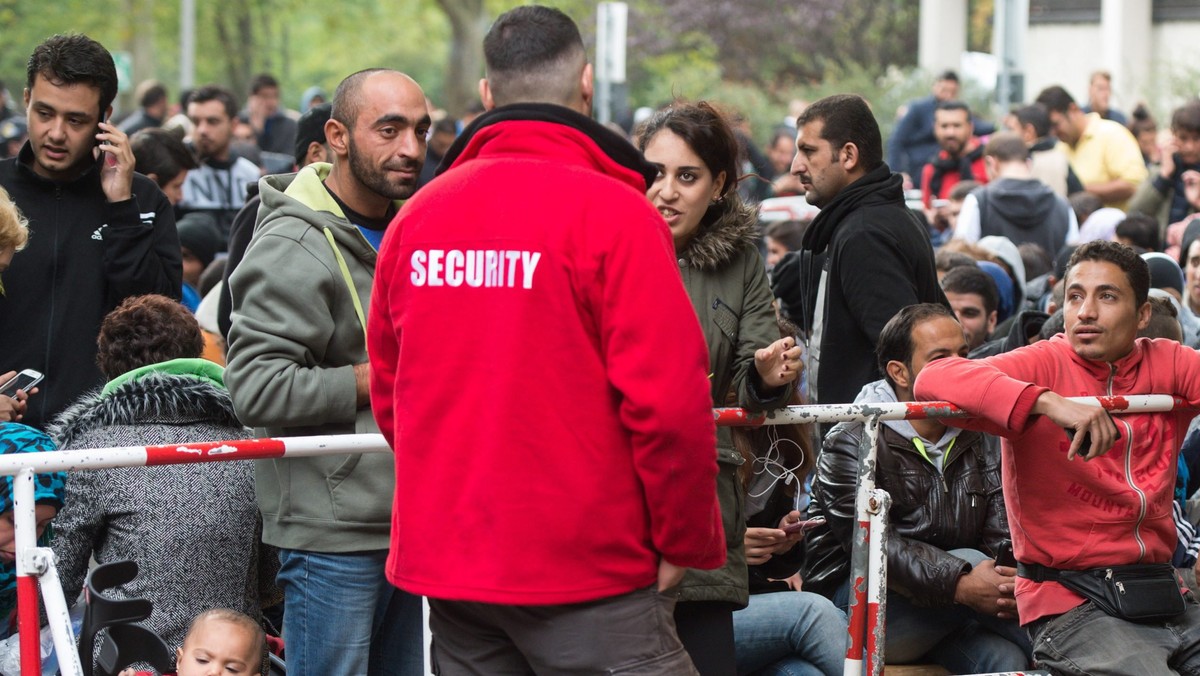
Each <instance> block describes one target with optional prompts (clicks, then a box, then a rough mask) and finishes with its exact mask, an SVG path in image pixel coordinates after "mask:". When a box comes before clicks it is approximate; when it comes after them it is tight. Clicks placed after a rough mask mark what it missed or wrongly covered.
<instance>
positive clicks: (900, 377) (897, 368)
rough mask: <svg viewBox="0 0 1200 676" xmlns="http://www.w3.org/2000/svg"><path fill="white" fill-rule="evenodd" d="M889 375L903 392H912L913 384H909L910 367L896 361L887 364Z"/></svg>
mask: <svg viewBox="0 0 1200 676" xmlns="http://www.w3.org/2000/svg"><path fill="white" fill-rule="evenodd" d="M887 375H888V378H890V379H891V381H892V382H893V383H895V384H896V387H897V388H899V389H902V390H911V389H912V383H910V382H908V367H907V366H905V365H904V362H902V361H896V360H895V359H893V360H891V361H889V362H888V363H887Z"/></svg>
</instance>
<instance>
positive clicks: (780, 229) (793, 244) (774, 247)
mask: <svg viewBox="0 0 1200 676" xmlns="http://www.w3.org/2000/svg"><path fill="white" fill-rule="evenodd" d="M809 223H812V219H811V218H806V219H804V220H802V221H796V220H788V221H775V222H774V223H771V224H770V225H768V226H767V232H766V234H764V235H763V239H765V240H766V243H767V269H768V270H769V269H771V268H773V267H775V265H776V264H777V263H779V261H780V259H782V258H783V257H784V256H785V255H787V253H788V252H789V251H799V250H800V247H801V246H803V244H804V231H805V230H807V229H808V224H809Z"/></svg>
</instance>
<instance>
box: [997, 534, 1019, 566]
mask: <svg viewBox="0 0 1200 676" xmlns="http://www.w3.org/2000/svg"><path fill="white" fill-rule="evenodd" d="M996 565H997V566H1008V567H1009V568H1016V567H1017V557H1016V555H1015V554H1013V546H1012V540H1005V541H1004V542H1002V543H1000V548H999V549H997V550H996Z"/></svg>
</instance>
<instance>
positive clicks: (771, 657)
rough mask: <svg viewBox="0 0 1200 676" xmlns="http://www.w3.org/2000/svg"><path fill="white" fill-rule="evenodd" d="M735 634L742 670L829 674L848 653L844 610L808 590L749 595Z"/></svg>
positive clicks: (787, 675) (768, 674) (769, 674)
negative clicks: (748, 603)
mask: <svg viewBox="0 0 1200 676" xmlns="http://www.w3.org/2000/svg"><path fill="white" fill-rule="evenodd" d="M733 636H734V642H735V644H736V648H737V671H738V674H739V675H740V676H745V675H746V674H751V673H754V674H759V675H761V676H821V675H824V676H830V675H831V674H841V673H842V667H843V664H844V660H845V658H846V639H847V634H846V614H845V613H843V612H842V611H840V610H838V609H837V607H836V606H834V605H833V602H832V601H830V600H829V599H827V598H825V597H824V596H821V595H820V594H813V593H811V592H803V591H801V592H793V591H784V592H775V593H771V594H753V595H751V596H750V605H748V606H746V607H745V608H743V609H741V610H739V611H737V612H735V613H734V614H733Z"/></svg>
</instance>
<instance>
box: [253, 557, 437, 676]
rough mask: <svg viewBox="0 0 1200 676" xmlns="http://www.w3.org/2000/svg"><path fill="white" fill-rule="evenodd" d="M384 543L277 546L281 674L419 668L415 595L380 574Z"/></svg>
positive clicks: (407, 673)
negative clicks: (373, 546) (360, 547)
mask: <svg viewBox="0 0 1200 676" xmlns="http://www.w3.org/2000/svg"><path fill="white" fill-rule="evenodd" d="M386 559H387V550H381V551H370V552H353V553H347V554H323V553H319V552H307V551H300V550H295V549H280V550H279V564H280V568H279V576H278V578H277V579H278V581H279V585H280V586H281V587H282V588H283V594H284V611H283V637H284V641H285V643H286V646H287V647H286V650H287V652H286V661H287V670H288V676H329V675H330V674H339V675H342V674H344V675H345V676H368V675H369V676H376V675H377V674H379V675H389V676H390V675H392V674H395V675H397V676H419V675H421V674H424V673H425V664H424V652H423V650H422V646H421V642H422V640H423V638H422V629H423V627H424V623H423V619H422V617H421V597H419V596H413V595H412V594H409V593H407V592H404V591H401V590H399V589H396V588H395V587H393V586H392V585H391V584H390V583H389V582H388V581H387V579H386V578H385V577H384V562H385V561H386Z"/></svg>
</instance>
